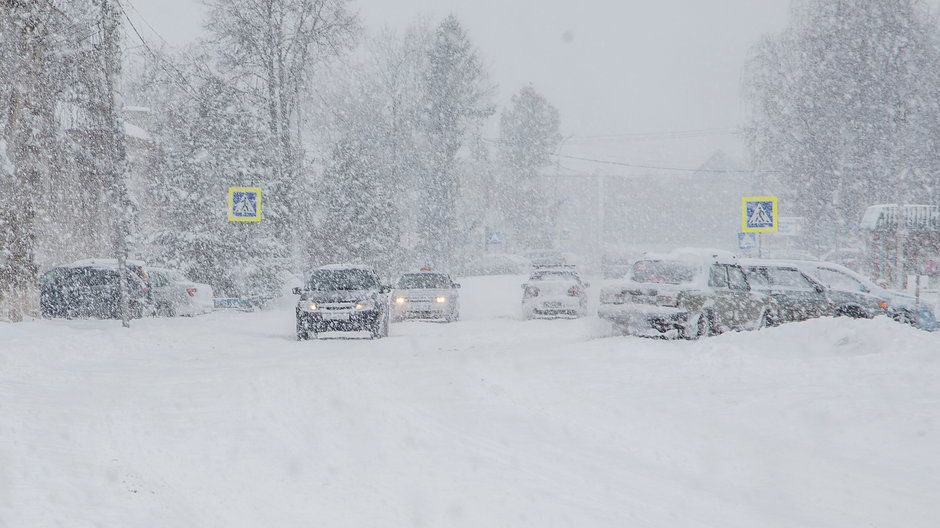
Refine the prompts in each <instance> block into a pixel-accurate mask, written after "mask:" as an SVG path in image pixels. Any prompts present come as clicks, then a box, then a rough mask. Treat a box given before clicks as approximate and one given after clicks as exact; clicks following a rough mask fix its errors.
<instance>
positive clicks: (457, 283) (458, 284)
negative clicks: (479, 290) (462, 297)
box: [454, 282, 460, 290]
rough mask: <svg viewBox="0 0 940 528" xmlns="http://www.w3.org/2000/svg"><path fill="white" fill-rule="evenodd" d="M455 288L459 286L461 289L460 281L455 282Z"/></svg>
mask: <svg viewBox="0 0 940 528" xmlns="http://www.w3.org/2000/svg"><path fill="white" fill-rule="evenodd" d="M454 288H457V289H458V290H459V289H460V283H459V282H455V283H454Z"/></svg>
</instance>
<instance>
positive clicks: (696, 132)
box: [565, 128, 741, 142]
mask: <svg viewBox="0 0 940 528" xmlns="http://www.w3.org/2000/svg"><path fill="white" fill-rule="evenodd" d="M740 133H741V132H740V131H739V130H729V129H723V128H703V129H693V130H673V131H666V132H630V133H623V134H597V135H586V136H569V137H567V138H566V139H565V141H577V142H591V141H647V140H656V139H687V138H695V137H705V136H718V135H737V134H740Z"/></svg>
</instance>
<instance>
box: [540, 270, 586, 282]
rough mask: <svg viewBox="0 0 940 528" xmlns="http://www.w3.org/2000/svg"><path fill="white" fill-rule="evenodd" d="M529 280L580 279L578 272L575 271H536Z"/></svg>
mask: <svg viewBox="0 0 940 528" xmlns="http://www.w3.org/2000/svg"><path fill="white" fill-rule="evenodd" d="M529 280H534V281H574V280H578V274H577V273H575V272H573V271H557V270H553V271H536V272H534V273H532V276H531V277H529Z"/></svg>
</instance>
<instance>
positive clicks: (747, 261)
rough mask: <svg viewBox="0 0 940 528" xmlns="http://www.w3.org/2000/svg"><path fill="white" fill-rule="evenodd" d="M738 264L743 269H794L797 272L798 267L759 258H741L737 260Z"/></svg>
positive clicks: (788, 262) (784, 262) (787, 262)
mask: <svg viewBox="0 0 940 528" xmlns="http://www.w3.org/2000/svg"><path fill="white" fill-rule="evenodd" d="M738 263H739V264H741V265H742V266H744V267H745V268H756V267H762V268H785V269H794V270H797V271H799V269H800V267H799V266H797V265H796V264H794V263H792V262H790V261H786V260H774V259H759V258H742V259H739V260H738Z"/></svg>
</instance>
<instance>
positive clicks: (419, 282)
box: [397, 273, 451, 289]
mask: <svg viewBox="0 0 940 528" xmlns="http://www.w3.org/2000/svg"><path fill="white" fill-rule="evenodd" d="M397 287H398V288H416V289H421V288H450V287H451V281H450V277H448V276H447V275H444V274H442V273H406V274H405V275H402V276H401V278H400V279H398V285H397Z"/></svg>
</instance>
